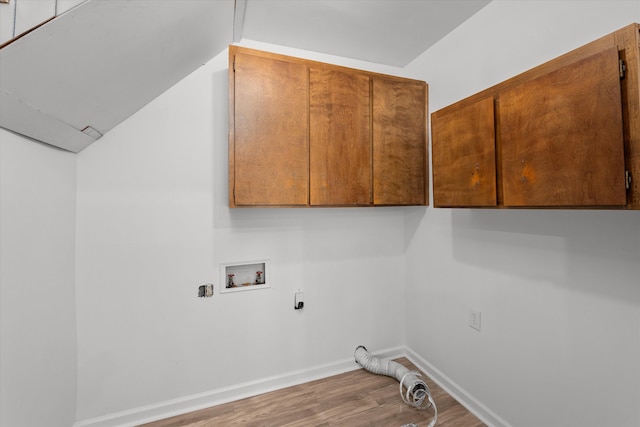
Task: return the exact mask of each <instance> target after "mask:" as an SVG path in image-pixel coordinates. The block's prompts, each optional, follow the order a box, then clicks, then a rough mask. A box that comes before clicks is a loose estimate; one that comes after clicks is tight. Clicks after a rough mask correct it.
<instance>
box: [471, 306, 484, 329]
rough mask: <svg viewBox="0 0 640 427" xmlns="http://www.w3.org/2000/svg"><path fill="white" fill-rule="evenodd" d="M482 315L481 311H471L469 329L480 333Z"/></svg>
mask: <svg viewBox="0 0 640 427" xmlns="http://www.w3.org/2000/svg"><path fill="white" fill-rule="evenodd" d="M481 316H482V313H481V312H479V311H475V310H471V309H469V327H470V328H473V329H475V330H476V331H480V318H481Z"/></svg>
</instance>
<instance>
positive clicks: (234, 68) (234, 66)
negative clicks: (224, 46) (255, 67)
mask: <svg viewBox="0 0 640 427" xmlns="http://www.w3.org/2000/svg"><path fill="white" fill-rule="evenodd" d="M233 72H234V73H235V72H236V57H235V56H234V57H233Z"/></svg>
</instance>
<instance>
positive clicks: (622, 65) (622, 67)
mask: <svg viewBox="0 0 640 427" xmlns="http://www.w3.org/2000/svg"><path fill="white" fill-rule="evenodd" d="M618 70H619V71H620V78H621V79H624V74H625V71H627V64H625V62H624V59H619V60H618Z"/></svg>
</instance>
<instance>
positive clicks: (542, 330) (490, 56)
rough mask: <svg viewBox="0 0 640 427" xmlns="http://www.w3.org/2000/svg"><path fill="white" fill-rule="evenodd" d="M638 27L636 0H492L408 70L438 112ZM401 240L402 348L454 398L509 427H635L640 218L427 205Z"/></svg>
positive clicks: (639, 389) (638, 421) (639, 398)
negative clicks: (475, 316)
mask: <svg viewBox="0 0 640 427" xmlns="http://www.w3.org/2000/svg"><path fill="white" fill-rule="evenodd" d="M639 21H640V3H639V2H637V1H635V0H634V1H580V2H578V1H502V0H494V1H493V2H492V3H490V4H489V5H488V6H487V7H486V8H484V9H483V10H481V11H480V12H479V13H478V14H477V15H475V16H473V17H472V18H471V19H469V20H468V21H467V22H465V23H464V24H463V25H462V26H460V27H459V28H457V29H456V30H455V31H453V32H452V33H450V34H449V35H448V36H447V37H445V38H444V39H443V40H442V41H440V42H439V43H438V44H437V45H435V46H434V47H432V48H431V49H430V50H428V51H426V52H425V53H424V54H423V55H422V56H420V57H419V58H418V59H416V60H415V61H414V62H412V63H411V64H410V65H409V66H408V67H407V69H406V71H407V72H408V73H409V74H411V75H412V76H414V77H417V78H421V79H424V80H426V81H427V82H428V83H429V84H430V102H431V111H436V110H437V109H439V108H442V107H444V106H446V105H448V104H450V103H453V102H455V101H458V100H459V99H462V98H464V97H466V96H469V95H472V94H473V93H476V92H478V91H480V90H482V89H485V88H486V87H489V86H491V85H493V84H496V83H498V82H500V81H502V80H504V79H506V78H509V77H511V76H513V75H516V74H518V73H520V72H522V71H525V70H527V69H529V68H531V67H533V66H536V65H538V64H541V63H543V62H545V61H547V60H549V59H552V58H554V57H555V56H558V55H560V54H562V53H565V52H567V51H569V50H571V49H574V48H576V47H578V46H581V45H583V44H585V43H587V42H589V41H591V40H594V39H596V38H598V37H600V36H604V35H606V34H608V33H610V32H612V31H614V30H616V29H618V28H621V27H623V26H626V25H628V24H630V23H632V22H639ZM405 231H406V239H407V252H406V257H405V262H406V265H407V277H406V283H407V289H406V296H407V310H406V312H407V346H408V347H409V348H410V349H411V350H412V351H413V352H415V354H416V355H417V357H419V358H420V359H421V360H422V361H423V362H425V363H428V364H430V365H431V366H432V367H433V368H435V369H437V370H438V371H439V372H440V373H442V374H443V376H444V377H445V378H444V379H445V380H447V381H448V382H449V386H451V387H452V389H453V390H458V391H460V390H461V391H462V394H464V393H467V398H471V399H475V400H476V401H475V403H476V404H477V405H478V408H480V409H486V410H487V412H488V414H489V415H491V414H493V415H496V417H495V418H494V421H496V422H504V423H508V424H511V425H513V426H520V427H526V426H531V427H534V426H541V425H545V426H565V427H566V426H603V425H607V426H612V427H623V426H624V427H627V426H629V427H631V426H638V425H640V403H639V402H640V364H639V363H638V361H639V360H640V214H639V213H638V212H616V211H544V210H536V211H531V210H509V211H507V210H466V209H458V210H451V209H429V210H428V211H427V212H426V214H424V215H423V214H422V213H409V214H408V215H407V227H406V230H405ZM425 272H426V273H425ZM470 308H473V309H476V310H481V312H482V331H481V332H476V331H474V330H473V329H471V328H469V327H468V326H467V320H468V310H469V309H470ZM456 387H458V388H456ZM500 418H501V419H502V420H500Z"/></svg>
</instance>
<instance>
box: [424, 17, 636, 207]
mask: <svg viewBox="0 0 640 427" xmlns="http://www.w3.org/2000/svg"><path fill="white" fill-rule="evenodd" d="M639 29H640V27H639V26H638V24H632V25H630V26H627V27H625V28H623V29H621V30H618V31H616V32H615V33H612V34H610V35H608V36H605V37H602V38H600V39H598V40H596V41H594V42H592V43H589V44H587V45H585V46H583V47H581V48H578V49H576V50H574V51H571V52H569V53H567V54H565V55H563V56H561V57H558V58H556V59H554V60H552V61H549V62H547V63H545V64H543V65H541V66H539V67H536V68H534V69H532V70H529V71H527V72H525V73H523V74H521V75H518V76H516V77H514V78H512V79H509V80H507V81H505V82H503V83H500V84H498V85H496V86H494V87H492V88H489V89H487V90H485V91H482V92H480V93H478V94H476V95H473V96H471V97H469V98H467V99H464V100H462V101H460V102H458V103H456V104H453V105H451V106H449V107H446V108H444V109H442V110H439V111H436V112H434V113H433V114H432V116H431V122H432V153H433V181H434V184H433V185H434V205H435V206H436V207H500V208H508V207H534V208H535V207H538V208H610V209H640V185H638V182H637V180H638V178H639V177H640V86H639V84H638V75H639V61H640V59H639V46H640V32H639ZM634 177H635V178H636V180H635V181H634V180H633V179H632V178H634Z"/></svg>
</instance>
